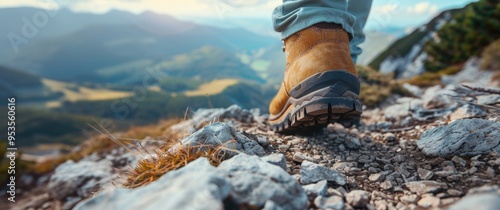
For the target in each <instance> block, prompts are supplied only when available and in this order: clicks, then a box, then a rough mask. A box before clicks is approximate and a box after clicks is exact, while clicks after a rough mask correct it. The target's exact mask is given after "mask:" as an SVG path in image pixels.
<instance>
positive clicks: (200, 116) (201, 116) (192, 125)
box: [170, 105, 255, 134]
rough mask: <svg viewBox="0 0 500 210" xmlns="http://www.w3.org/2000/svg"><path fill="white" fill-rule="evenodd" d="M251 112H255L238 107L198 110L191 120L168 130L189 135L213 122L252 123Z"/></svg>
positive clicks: (252, 116)
mask: <svg viewBox="0 0 500 210" xmlns="http://www.w3.org/2000/svg"><path fill="white" fill-rule="evenodd" d="M253 112H255V110H246V109H242V108H241V107H240V106H238V105H232V106H230V107H228V108H225V109H224V108H220V109H198V110H196V111H195V112H194V113H193V116H192V117H191V119H189V120H186V121H184V122H181V123H179V124H176V125H173V126H171V127H170V129H172V131H174V132H182V133H186V134H190V133H193V132H195V131H196V130H197V129H199V128H200V127H201V126H203V125H205V124H207V123H210V122H214V121H215V122H219V121H224V120H225V119H234V120H238V121H240V122H252V121H254V119H255V116H254V114H253Z"/></svg>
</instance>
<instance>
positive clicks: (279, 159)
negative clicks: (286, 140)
mask: <svg viewBox="0 0 500 210" xmlns="http://www.w3.org/2000/svg"><path fill="white" fill-rule="evenodd" d="M261 159H262V160H263V161H266V162H268V163H271V164H273V165H275V166H279V167H280V168H282V169H283V170H285V171H286V158H285V155H283V154H281V153H276V154H270V155H268V156H265V157H262V158H261Z"/></svg>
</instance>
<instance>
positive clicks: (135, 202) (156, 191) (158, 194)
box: [74, 158, 231, 210]
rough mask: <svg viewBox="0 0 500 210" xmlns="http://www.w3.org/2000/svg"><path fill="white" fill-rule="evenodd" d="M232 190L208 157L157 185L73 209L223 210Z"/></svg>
mask: <svg viewBox="0 0 500 210" xmlns="http://www.w3.org/2000/svg"><path fill="white" fill-rule="evenodd" d="M230 191H231V184H230V182H229V181H227V180H226V178H225V176H224V175H222V174H220V173H218V172H217V170H216V168H215V167H213V166H211V165H210V163H209V161H208V160H207V159H206V158H200V159H197V160H195V161H193V162H191V163H189V164H188V165H186V166H185V167H183V168H181V169H179V170H175V171H171V172H169V173H167V174H165V175H164V176H162V177H161V178H160V179H158V180H157V181H155V182H154V183H151V184H149V185H146V186H144V187H139V188H135V189H123V188H119V189H116V190H114V191H108V192H103V193H101V194H99V195H97V196H95V197H93V198H91V199H89V200H86V201H84V202H82V203H80V204H78V205H77V206H76V207H75V208H74V209H75V210H86V209H89V210H90V209H124V210H126V209H131V210H132V209H141V210H147V209H151V210H156V209H200V210H203V209H207V208H209V209H224V204H223V200H224V199H225V198H226V197H227V196H228V195H229V193H230Z"/></svg>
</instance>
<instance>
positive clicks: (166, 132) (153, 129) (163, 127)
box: [123, 118, 183, 140]
mask: <svg viewBox="0 0 500 210" xmlns="http://www.w3.org/2000/svg"><path fill="white" fill-rule="evenodd" d="M179 122H181V119H178V118H174V119H168V120H163V121H161V122H159V123H158V124H155V125H147V126H134V127H131V128H130V129H128V131H127V132H125V133H124V134H123V137H124V138H129V139H144V138H146V137H147V136H149V137H151V138H154V139H167V140H171V139H179V138H182V137H183V136H179V135H178V134H177V133H174V132H172V131H171V130H170V129H169V128H170V126H172V125H175V124H177V123H179Z"/></svg>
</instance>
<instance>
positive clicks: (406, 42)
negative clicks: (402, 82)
mask: <svg viewBox="0 0 500 210" xmlns="http://www.w3.org/2000/svg"><path fill="white" fill-rule="evenodd" d="M461 11H463V9H452V10H447V11H443V12H441V14H439V15H438V16H436V17H434V18H433V19H432V20H431V21H430V22H429V23H428V24H426V25H424V26H422V27H421V28H417V29H415V30H413V32H412V33H410V34H409V35H407V36H404V37H402V38H400V39H398V40H396V41H395V42H394V43H392V44H391V45H389V47H387V49H386V50H384V51H382V52H381V53H380V54H379V55H378V56H376V57H375V59H374V60H373V61H372V62H370V64H369V66H370V67H372V68H374V69H380V64H381V63H382V61H384V60H385V59H387V58H389V57H399V56H405V55H407V54H408V53H409V52H410V50H411V49H412V48H413V46H415V45H416V44H417V43H418V42H420V41H422V40H423V39H424V38H425V37H426V36H428V35H429V33H430V31H433V30H434V29H435V28H436V26H437V25H438V24H439V20H440V19H442V18H444V17H445V15H446V14H450V15H454V14H457V13H460V12H461Z"/></svg>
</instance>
